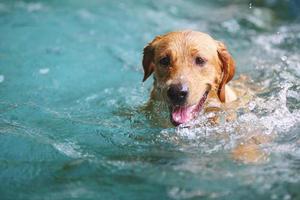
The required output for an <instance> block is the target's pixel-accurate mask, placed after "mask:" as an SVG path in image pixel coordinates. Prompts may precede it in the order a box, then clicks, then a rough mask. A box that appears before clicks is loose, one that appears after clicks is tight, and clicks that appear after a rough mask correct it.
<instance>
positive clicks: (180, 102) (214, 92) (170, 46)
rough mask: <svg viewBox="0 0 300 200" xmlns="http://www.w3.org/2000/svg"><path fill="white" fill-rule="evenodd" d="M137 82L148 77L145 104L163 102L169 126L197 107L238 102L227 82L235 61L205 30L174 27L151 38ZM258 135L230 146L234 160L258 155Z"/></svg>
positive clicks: (206, 109)
mask: <svg viewBox="0 0 300 200" xmlns="http://www.w3.org/2000/svg"><path fill="white" fill-rule="evenodd" d="M142 65H143V70H144V77H143V82H144V81H146V80H147V79H148V78H149V77H150V76H151V75H152V74H153V77H154V82H153V89H152V91H151V96H150V103H151V102H154V101H159V102H163V103H164V104H165V105H167V107H168V109H169V113H170V114H169V115H170V121H171V122H172V124H173V125H174V126H178V125H181V124H185V123H187V122H189V121H191V120H193V119H194V118H196V117H197V116H198V115H199V113H200V111H201V110H203V111H204V112H210V111H214V110H215V108H222V107H224V105H226V104H230V103H232V102H235V101H238V92H236V91H235V90H234V89H233V88H231V87H230V86H229V85H228V83H229V82H230V81H231V80H232V79H233V77H234V74H235V61H234V59H233V57H232V55H231V54H230V53H229V51H228V49H227V47H226V46H225V44H224V43H223V42H220V41H218V40H215V39H213V38H212V37H211V36H209V35H208V34H206V33H202V32H197V31H190V30H186V31H177V32H170V33H167V34H165V35H161V36H157V37H155V38H154V39H153V41H151V42H150V43H149V44H148V45H147V46H146V47H145V48H144V51H143V61H142ZM263 141H265V138H262V137H257V136H255V137H252V136H251V137H250V139H249V138H248V139H247V141H243V142H241V145H238V146H237V147H236V148H235V149H234V150H233V156H234V158H235V159H237V160H243V161H245V162H256V161H258V160H261V158H262V157H263V156H264V154H263V153H261V152H260V151H259V148H258V145H259V144H260V143H262V142H263Z"/></svg>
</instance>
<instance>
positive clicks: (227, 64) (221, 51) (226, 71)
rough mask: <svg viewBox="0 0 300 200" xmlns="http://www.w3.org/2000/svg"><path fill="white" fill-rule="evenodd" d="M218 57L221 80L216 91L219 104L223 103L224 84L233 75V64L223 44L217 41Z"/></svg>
mask: <svg viewBox="0 0 300 200" xmlns="http://www.w3.org/2000/svg"><path fill="white" fill-rule="evenodd" d="M217 45H218V56H219V59H220V61H221V69H222V80H221V83H220V85H219V89H218V96H219V99H220V101H221V102H225V84H226V83H228V82H229V81H230V80H231V79H232V78H233V76H234V73H235V62H234V60H233V58H232V56H231V55H230V53H229V52H228V50H227V48H226V46H225V44H224V43H222V42H219V41H217Z"/></svg>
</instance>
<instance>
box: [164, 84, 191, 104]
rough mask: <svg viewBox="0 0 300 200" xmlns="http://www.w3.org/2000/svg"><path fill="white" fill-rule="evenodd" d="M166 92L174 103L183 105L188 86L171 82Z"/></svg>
mask: <svg viewBox="0 0 300 200" xmlns="http://www.w3.org/2000/svg"><path fill="white" fill-rule="evenodd" d="M167 94H168V97H169V99H170V101H171V102H172V103H173V104H174V105H183V104H184V103H185V101H186V99H187V96H188V87H187V86H185V85H182V84H172V85H170V87H169V89H168V92H167Z"/></svg>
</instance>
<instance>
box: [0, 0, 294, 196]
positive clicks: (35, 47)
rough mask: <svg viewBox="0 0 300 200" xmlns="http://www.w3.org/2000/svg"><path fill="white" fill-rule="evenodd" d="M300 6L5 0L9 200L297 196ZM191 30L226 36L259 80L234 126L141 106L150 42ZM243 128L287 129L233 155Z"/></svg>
mask: <svg viewBox="0 0 300 200" xmlns="http://www.w3.org/2000/svg"><path fill="white" fill-rule="evenodd" d="M299 8H300V5H299V3H298V1H296V0H290V1H279V0H278V1H276V0H274V1H268V0H266V1H263V0H261V1H252V2H251V3H249V2H248V1H242V0H236V1H229V0H228V1H227V0H223V1H221V0H217V1H204V0H200V1H196V0H186V1H183V0H172V1H171V0H169V1H168V0H160V1H156V2H154V1H145V0H141V1H134V0H127V1H117V0H110V1H108V0H98V1H96V0H89V1H80V0H64V1H59V0H53V1H14V0H10V1H9V0H7V1H4V0H1V1H0V199H3V200H6V199H12V200H16V199H30V200H35V199H36V200H40V199H122V200H123V199H128V200H134V199H230V200H235V199H255V200H258V199H284V200H289V199H300V190H299V188H300V134H299V132H300V93H299V91H300V79H299V77H300V54H299V52H300V23H299V21H300V20H299V14H298V13H300V11H299V10H300V9H299ZM181 29H193V30H198V31H203V32H207V33H209V34H211V35H212V36H213V37H214V38H217V39H219V40H222V41H225V43H226V44H227V46H228V47H229V49H230V51H231V52H232V54H233V56H234V58H235V60H236V62H237V74H236V77H238V76H239V75H240V74H247V75H248V76H250V77H251V78H252V79H253V84H256V85H259V87H261V88H263V90H262V92H260V93H259V94H258V95H257V97H256V98H255V99H254V100H252V101H251V102H250V103H249V110H250V111H249V112H239V111H238V118H237V121H236V122H224V123H221V124H219V125H218V126H216V127H208V126H202V127H197V128H190V129H186V128H178V129H175V128H172V127H169V128H165V127H161V126H159V125H155V124H153V123H151V122H150V121H149V119H148V118H147V116H146V114H145V113H143V112H140V108H141V107H142V106H143V105H144V104H145V103H146V102H147V99H148V97H149V91H150V89H151V82H152V81H151V80H148V81H147V82H146V83H144V84H142V82H141V80H142V76H143V73H142V67H141V57H142V56H141V55H142V49H143V47H144V45H145V44H146V43H147V42H149V41H150V40H151V39H152V38H153V37H154V36H156V35H158V34H162V33H165V32H168V31H174V30H181ZM240 124H246V126H244V127H248V129H259V130H263V131H262V132H263V133H262V134H274V135H276V136H277V137H276V138H275V139H274V141H273V142H271V143H270V144H266V145H264V146H262V148H263V149H264V151H265V152H266V153H267V154H269V160H268V161H267V162H264V163H261V164H258V165H253V164H243V163H240V162H236V161H233V160H232V159H231V156H230V150H231V149H232V146H234V143H235V142H236V140H235V137H236V135H235V133H234V130H235V127H236V126H239V125H240ZM248 129H247V128H245V129H244V130H243V131H245V132H247V131H248ZM224 130H226V132H229V135H230V136H231V137H230V138H229V139H227V140H224V139H220V138H218V137H217V136H216V135H218V134H221V133H222V132H224Z"/></svg>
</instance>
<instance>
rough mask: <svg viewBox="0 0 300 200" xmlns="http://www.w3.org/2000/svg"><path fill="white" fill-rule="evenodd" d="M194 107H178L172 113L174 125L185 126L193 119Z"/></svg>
mask: <svg viewBox="0 0 300 200" xmlns="http://www.w3.org/2000/svg"><path fill="white" fill-rule="evenodd" d="M192 111H193V106H190V107H176V108H174V109H173V111H172V122H173V124H174V125H179V124H184V123H186V122H188V121H190V120H191V119H192V118H193V112H192Z"/></svg>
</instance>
